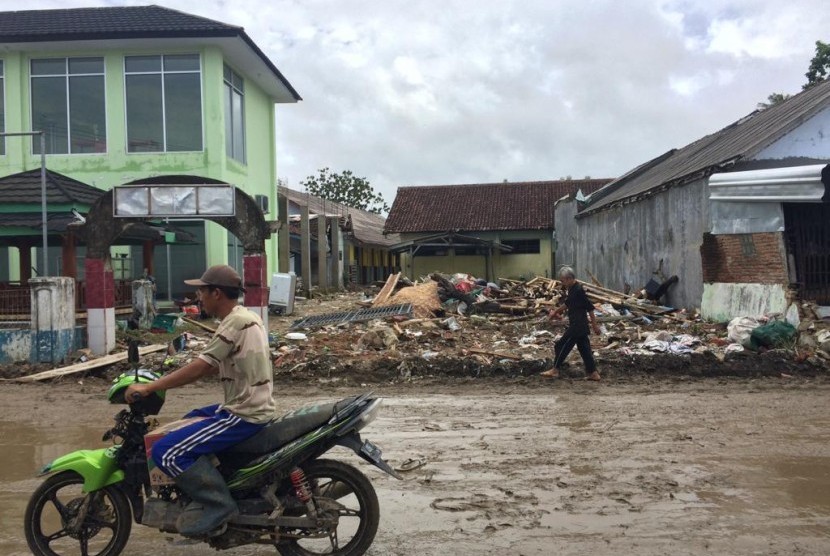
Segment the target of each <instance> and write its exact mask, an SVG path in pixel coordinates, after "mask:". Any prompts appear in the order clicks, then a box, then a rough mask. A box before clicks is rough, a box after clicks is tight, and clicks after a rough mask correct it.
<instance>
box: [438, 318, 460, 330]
mask: <svg viewBox="0 0 830 556" xmlns="http://www.w3.org/2000/svg"><path fill="white" fill-rule="evenodd" d="M441 324H443V325H444V327H445V328H446V329H447V330H451V331H453V332H455V331H456V330H461V325H460V324H458V321H457V320H455V317H450V318H448V319H446V320H442V321H441Z"/></svg>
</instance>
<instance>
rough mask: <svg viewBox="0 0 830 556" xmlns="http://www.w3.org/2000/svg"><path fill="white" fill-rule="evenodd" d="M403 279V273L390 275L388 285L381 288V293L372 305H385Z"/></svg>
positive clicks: (387, 280)
mask: <svg viewBox="0 0 830 556" xmlns="http://www.w3.org/2000/svg"><path fill="white" fill-rule="evenodd" d="M400 277H401V273H400V272H398V273H397V274H390V275H389V278H387V279H386V283H385V284H384V285H383V288H381V290H380V292H378V294H377V295H376V296H375V298H374V299H373V300H372V305H374V304H376V303H383V302H384V301H386V300H387V299H389V297H390V296H391V295H392V292H393V291H394V290H395V286H396V285H397V284H398V280H399V279H400Z"/></svg>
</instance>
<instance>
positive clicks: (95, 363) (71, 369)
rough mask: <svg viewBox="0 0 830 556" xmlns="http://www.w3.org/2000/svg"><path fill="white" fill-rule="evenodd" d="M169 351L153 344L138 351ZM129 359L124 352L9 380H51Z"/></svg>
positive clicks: (162, 346)
mask: <svg viewBox="0 0 830 556" xmlns="http://www.w3.org/2000/svg"><path fill="white" fill-rule="evenodd" d="M165 349H167V344H153V345H150V346H145V347H142V348H139V349H138V353H139V355H146V354H148V353H155V352H157V351H161V350H165ZM126 359H127V352H126V351H122V352H121V353H115V354H113V355H106V356H104V357H100V358H98V359H93V360H92V361H85V362H83V363H77V364H75V365H69V366H68V367H63V368H60V369H52V370H50V371H43V372H42V373H36V374H33V375H29V376H21V377H18V378H11V379H7V380H12V381H14V382H36V381H39V380H47V379H50V378H55V377H59V376H64V375H68V374H73V373H80V372H82V371H88V370H90V369H97V368H98V367H104V366H106V365H112V364H113V363H119V362H121V361H124V360H126Z"/></svg>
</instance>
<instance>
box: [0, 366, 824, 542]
mask: <svg viewBox="0 0 830 556" xmlns="http://www.w3.org/2000/svg"><path fill="white" fill-rule="evenodd" d="M99 386H100V388H99ZM99 390H100V391H99ZM357 390H360V389H357ZM103 391H104V386H103V385H95V384H92V385H86V386H79V385H77V384H63V385H52V386H46V385H40V386H23V385H3V386H2V388H0V468H1V469H3V473H2V475H1V476H0V477H2V478H0V483H1V484H0V503H2V508H0V531H1V532H0V553H2V554H6V555H18V554H20V555H22V554H28V550H27V548H26V545H25V541H24V540H23V535H22V526H21V520H22V515H23V512H24V510H25V506H26V502H27V499H28V497H29V495H30V494H31V492H32V490H34V489H35V488H36V486H37V485H38V484H39V480H37V479H35V478H34V477H33V475H34V473H35V471H36V470H37V469H39V468H40V467H41V466H42V465H43V464H45V463H47V462H48V461H49V460H51V459H53V458H55V457H57V456H59V455H62V454H63V453H66V452H68V451H72V450H75V449H79V448H99V447H103V446H104V445H105V444H104V443H102V442H101V441H100V437H101V434H102V433H103V432H104V430H106V428H108V427H109V426H110V423H111V422H112V421H111V418H112V415H113V414H114V413H115V411H116V410H117V408H115V407H113V406H110V405H108V404H107V403H106V402H105V401H103ZM375 391H376V392H377V393H379V394H381V395H384V396H385V397H386V403H385V406H384V408H383V409H382V411H381V414H380V417H379V419H378V420H377V421H375V422H374V423H373V424H372V425H371V426H370V428H369V429H367V430H366V433H365V435H364V436H365V437H366V438H369V439H371V440H372V441H374V442H376V443H378V444H379V445H380V446H381V447H382V448H383V449H384V454H385V456H386V457H387V459H388V460H389V461H390V463H391V464H392V465H393V467H403V466H404V463H405V462H406V461H407V460H411V461H410V462H409V464H408V467H410V468H412V470H411V471H406V472H404V476H405V479H404V480H403V481H396V480H394V479H392V478H389V477H387V476H385V475H383V474H382V473H380V472H379V471H377V470H375V469H374V468H371V467H369V466H367V465H365V464H363V463H357V462H355V463H356V465H357V466H358V467H359V468H360V469H362V470H363V471H364V472H365V473H366V474H367V475H368V476H369V478H370V479H371V480H372V482H373V484H374V485H375V488H376V489H377V491H378V497H379V499H380V504H381V524H380V529H379V532H378V535H377V538H376V540H375V543H374V545H373V548H372V550H371V552H370V554H373V555H375V556H380V555H384V556H387V555H401V556H403V555H411V554H419V555H424V556H439V555H442V556H443V555H446V554H457V555H467V554H469V555H474V554H475V555H478V554H526V555H530V554H539V555H542V554H553V553H557V554H580V555H582V554H586V553H588V554H597V555H611V554H632V553H637V554H641V555H646V556H648V555H658V554H666V553H672V554H677V555H679V554H700V553H712V554H773V553H778V554H791V553H796V552H797V553H799V554H815V555H819V554H827V553H828V552H830V538H829V537H828V535H830V533H829V532H828V527H827V524H828V522H830V404H827V403H826V400H827V397H828V395H829V394H830V384H826V383H823V382H821V381H810V380H806V379H805V380H804V381H802V382H799V383H792V382H790V383H787V384H786V385H783V384H782V383H781V382H779V381H774V380H768V381H763V380H762V381H753V382H747V381H705V380H703V381H699V382H689V383H640V384H631V385H620V384H614V385H606V384H599V385H595V384H583V383H582V382H578V381H557V382H554V383H551V382H550V381H548V382H537V383H523V384H515V383H509V382H495V383H493V384H488V385H482V384H477V385H474V386H473V385H455V386H453V385H440V386H435V385H433V386H429V387H419V386H411V387H408V386H395V387H386V388H385V387H382V386H381V387H375ZM355 392H356V390H355V389H343V390H330V391H327V392H319V391H318V392H315V393H314V394H313V395H309V394H308V393H307V392H303V391H300V390H297V389H295V390H287V389H283V390H282V391H281V392H280V396H281V397H278V400H279V402H278V403H279V405H280V408H281V409H284V410H286V411H287V410H289V409H293V408H296V407H297V406H299V405H302V404H304V403H307V402H311V401H318V400H321V399H335V398H337V397H340V396H344V395H348V394H353V393H355ZM217 395H218V389H217V388H216V387H215V385H213V386H211V385H206V386H199V387H188V388H186V389H183V390H180V391H176V392H175V394H174V395H171V396H168V399H169V402H168V404H167V406H166V407H165V408H164V410H163V412H162V415H161V416H160V417H161V418H162V421H165V420H172V419H174V418H175V417H176V416H178V415H180V414H182V413H184V412H185V411H186V410H187V409H189V408H191V407H195V406H198V405H205V404H207V403H210V402H213V401H215V399H216V396H217ZM32 408H34V411H33V410H32ZM331 455H332V456H333V457H336V458H343V459H347V460H349V461H355V460H354V458H353V457H352V456H351V455H350V454H349V453H347V452H345V451H337V452H333V453H332V454H331ZM172 539H173V537H171V536H169V535H165V534H161V533H158V532H155V531H152V530H149V529H146V528H143V527H141V526H138V525H134V527H133V536H132V537H131V539H130V543H129V545H128V547H127V550H126V551H125V553H124V554H128V555H129V554H135V555H139V554H148V553H153V554H159V555H173V554H176V555H197V554H205V553H207V552H208V551H210V549H208V548H207V547H205V546H202V545H190V546H188V545H180V544H173V543H172V542H171V540H172ZM211 552H212V551H211ZM224 554H229V555H249V554H250V555H259V554H275V551H274V549H273V548H268V547H245V548H240V549H235V550H232V551H227V552H224Z"/></svg>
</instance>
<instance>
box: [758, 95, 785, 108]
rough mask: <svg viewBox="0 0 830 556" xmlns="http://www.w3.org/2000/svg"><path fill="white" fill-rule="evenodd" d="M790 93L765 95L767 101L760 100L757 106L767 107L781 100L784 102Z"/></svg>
mask: <svg viewBox="0 0 830 556" xmlns="http://www.w3.org/2000/svg"><path fill="white" fill-rule="evenodd" d="M791 96H792V95H788V94H787V93H772V94H771V95H770V96H768V97H767V102H760V103H758V108H759V109H761V108H769V107H770V106H775V105H776V104H779V103H781V102H784V101H785V100H787V99H788V98H790V97H791Z"/></svg>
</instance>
